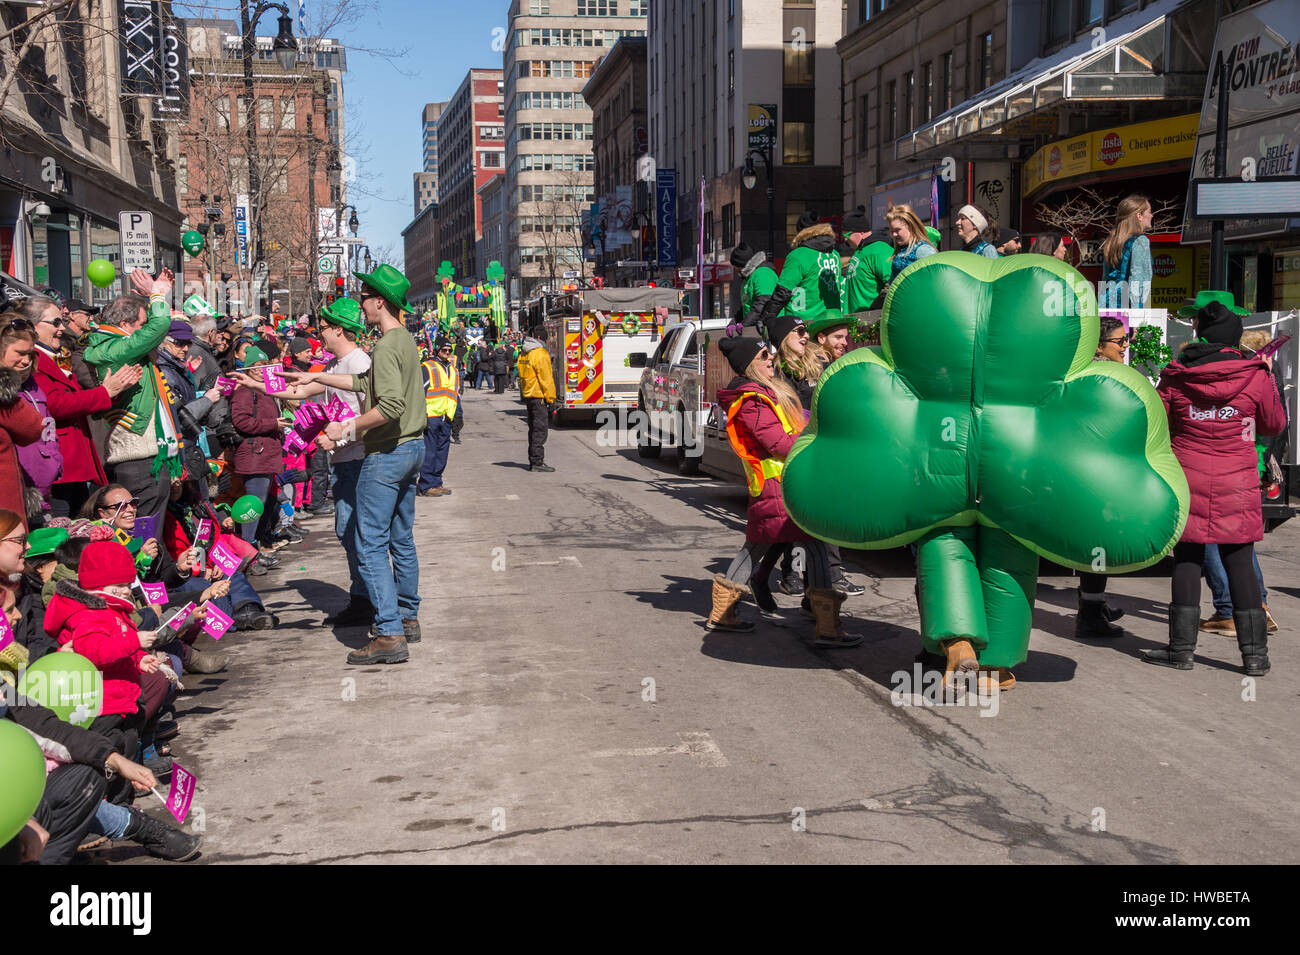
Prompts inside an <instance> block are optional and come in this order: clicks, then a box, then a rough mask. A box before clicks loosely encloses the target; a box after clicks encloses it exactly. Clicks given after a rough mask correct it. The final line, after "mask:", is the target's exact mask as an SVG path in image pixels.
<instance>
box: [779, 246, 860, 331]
mask: <svg viewBox="0 0 1300 955" xmlns="http://www.w3.org/2000/svg"><path fill="white" fill-rule="evenodd" d="M779 281H780V284H781V285H783V286H785V287H786V288H788V289H790V291H791V295H790V304H789V305H787V306H786V308H785V313H784V314H786V315H798V316H799V317H800V318H802V319H803V320H804V321H805V322H807V321H811V320H812V319H815V318H820V317H821V316H822V315H823V314H824V313H825V312H826V309H828V308H840V307H841V303H842V302H843V301H844V276H843V275H842V274H841V273H840V254H839V253H838V252H836V251H835V250H834V249H831V250H830V251H829V252H818V251H817V250H816V249H810V248H808V246H806V245H801V246H799V248H797V249H793V250H791V252H790V254H789V255H787V256H786V257H785V265H784V266H783V267H782V268H781V278H780V280H779Z"/></svg>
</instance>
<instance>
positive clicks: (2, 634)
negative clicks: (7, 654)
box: [0, 613, 14, 650]
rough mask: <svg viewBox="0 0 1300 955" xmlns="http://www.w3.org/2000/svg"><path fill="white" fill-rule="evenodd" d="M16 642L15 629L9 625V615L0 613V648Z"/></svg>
mask: <svg viewBox="0 0 1300 955" xmlns="http://www.w3.org/2000/svg"><path fill="white" fill-rule="evenodd" d="M13 642H14V630H13V627H11V626H9V617H8V616H6V615H5V614H3V613H0V650H3V649H4V648H5V647H7V646H9V644H11V643H13Z"/></svg>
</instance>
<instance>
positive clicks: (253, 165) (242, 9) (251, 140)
mask: <svg viewBox="0 0 1300 955" xmlns="http://www.w3.org/2000/svg"><path fill="white" fill-rule="evenodd" d="M271 9H276V10H279V11H280V30H279V33H278V34H277V35H276V37H275V40H274V42H273V43H272V45H271V48H272V49H273V50H274V51H275V58H276V61H277V62H278V63H279V64H280V68H281V69H283V70H285V71H288V70H291V69H293V66H294V64H295V63H296V62H297V59H298V41H297V40H295V39H294V38H293V18H292V17H290V16H289V8H288V7H287V6H285V5H284V4H283V3H259V4H258V5H257V6H256V7H255V8H254V9H253V11H252V13H251V14H250V13H249V10H248V0H239V20H240V28H241V34H242V39H243V43H242V50H241V52H242V55H243V60H244V126H245V128H246V129H247V130H248V193H249V201H250V204H251V206H252V208H251V209H250V210H249V211H250V213H251V214H252V216H253V260H254V261H255V262H260V261H262V183H261V176H259V175H258V174H257V127H256V126H255V125H253V57H254V55H255V54H256V53H257V34H256V30H257V21H258V20H260V19H261V18H262V14H264V13H266V11H268V10H271Z"/></svg>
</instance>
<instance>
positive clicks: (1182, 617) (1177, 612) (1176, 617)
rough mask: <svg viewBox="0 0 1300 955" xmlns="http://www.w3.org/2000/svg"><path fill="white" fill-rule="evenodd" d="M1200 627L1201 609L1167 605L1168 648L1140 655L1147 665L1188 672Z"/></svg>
mask: <svg viewBox="0 0 1300 955" xmlns="http://www.w3.org/2000/svg"><path fill="white" fill-rule="evenodd" d="M1200 625H1201V608H1200V607H1195V606H1191V607H1185V606H1182V605H1180V604H1170V605H1169V646H1167V647H1165V648H1164V649H1163V650H1148V651H1147V652H1146V653H1144V654H1142V659H1143V660H1144V661H1145V662H1147V663H1154V664H1156V665H1157V666H1162V667H1173V668H1174V669H1175V670H1190V669H1191V668H1192V656H1193V654H1194V651H1195V650H1196V632H1197V630H1198V629H1199V628H1200Z"/></svg>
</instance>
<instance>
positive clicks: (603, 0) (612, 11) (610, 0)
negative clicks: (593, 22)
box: [578, 0, 618, 17]
mask: <svg viewBox="0 0 1300 955" xmlns="http://www.w3.org/2000/svg"><path fill="white" fill-rule="evenodd" d="M578 16H580V17H616V16H618V0H578Z"/></svg>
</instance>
